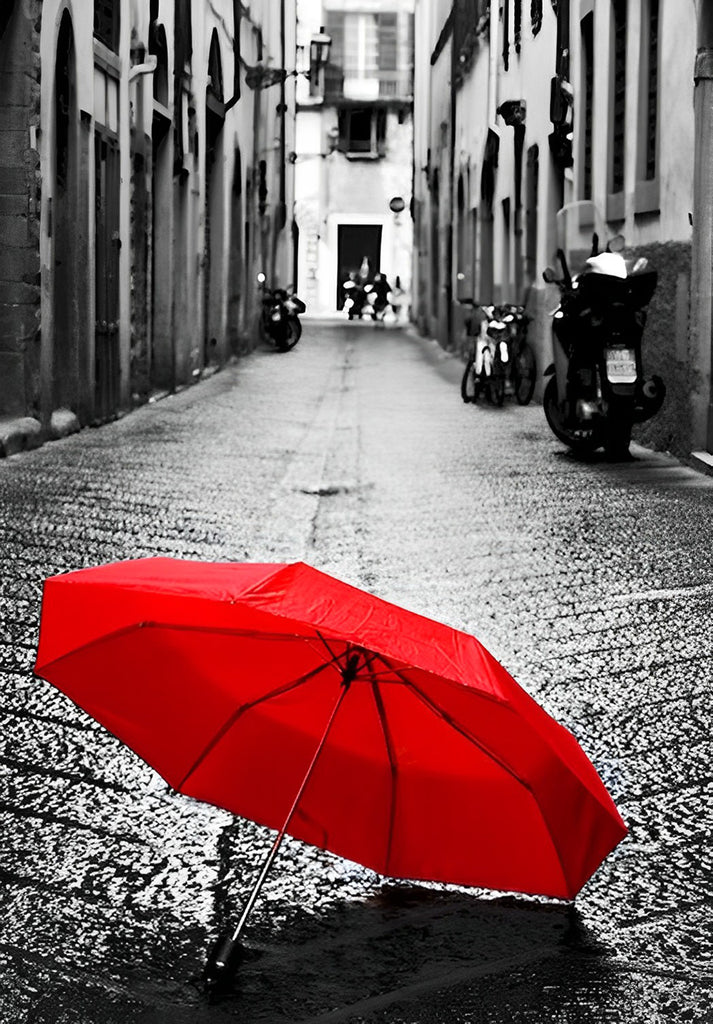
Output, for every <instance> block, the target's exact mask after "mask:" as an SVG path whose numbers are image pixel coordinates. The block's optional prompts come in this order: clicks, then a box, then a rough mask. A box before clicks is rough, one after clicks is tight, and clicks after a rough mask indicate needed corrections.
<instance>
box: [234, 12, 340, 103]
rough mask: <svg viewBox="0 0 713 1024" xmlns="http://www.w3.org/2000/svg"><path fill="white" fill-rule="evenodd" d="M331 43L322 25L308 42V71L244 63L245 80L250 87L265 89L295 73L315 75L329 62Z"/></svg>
mask: <svg viewBox="0 0 713 1024" xmlns="http://www.w3.org/2000/svg"><path fill="white" fill-rule="evenodd" d="M331 45H332V37H331V36H328V35H327V33H326V32H325V31H324V26H322V28H320V30H319V32H318V33H317V34H316V35H315V36H313V37H312V40H311V42H310V44H309V70H308V71H286V70H285V68H271V67H266V66H265V65H264V64H262V63H259V64H255V65H254V66H253V67H250V66H248V65H245V70H246V74H245V82H246V84H247V85H248V86H249V88H250V89H267V88H269V86H271V85H280V84H281V83H282V82H284V81H285V79H287V78H296V76H297V75H304V76H305V78H311V77H312V75H315V76H316V75H317V74H318V73H319V71H320V69H321V68H323V67H324V66H325V64H327V63H328V62H329V50H330V47H331Z"/></svg>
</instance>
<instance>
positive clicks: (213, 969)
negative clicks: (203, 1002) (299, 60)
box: [202, 933, 242, 1002]
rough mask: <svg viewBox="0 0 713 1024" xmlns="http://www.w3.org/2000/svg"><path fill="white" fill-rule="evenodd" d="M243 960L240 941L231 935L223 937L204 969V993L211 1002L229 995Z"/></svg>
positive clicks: (209, 956) (216, 943) (215, 946)
mask: <svg viewBox="0 0 713 1024" xmlns="http://www.w3.org/2000/svg"><path fill="white" fill-rule="evenodd" d="M241 960H242V947H241V945H240V943H239V942H238V940H237V939H234V938H233V937H232V935H231V934H230V933H228V934H223V935H221V936H220V938H218V940H217V941H216V942H215V944H214V946H213V948H212V950H211V951H210V953H209V955H208V959H207V961H206V965H205V967H204V968H203V978H202V986H203V993H204V995H206V996H207V997H208V1000H209V1002H214V1001H216V1000H218V999H220V997H221V996H224V995H227V994H228V992H229V991H230V989H231V986H232V982H233V980H234V978H235V974H236V971H237V969H238V966H239V964H240V961H241Z"/></svg>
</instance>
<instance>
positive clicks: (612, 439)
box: [604, 402, 634, 462]
mask: <svg viewBox="0 0 713 1024" xmlns="http://www.w3.org/2000/svg"><path fill="white" fill-rule="evenodd" d="M633 423H634V409H633V405H632V403H631V402H610V403H609V408H608V410H607V419H606V426H605V433H604V451H605V453H606V456H607V458H608V459H609V460H610V461H612V462H617V461H625V460H628V459H630V458H631V455H630V454H629V445H630V444H631V428H632V426H633Z"/></svg>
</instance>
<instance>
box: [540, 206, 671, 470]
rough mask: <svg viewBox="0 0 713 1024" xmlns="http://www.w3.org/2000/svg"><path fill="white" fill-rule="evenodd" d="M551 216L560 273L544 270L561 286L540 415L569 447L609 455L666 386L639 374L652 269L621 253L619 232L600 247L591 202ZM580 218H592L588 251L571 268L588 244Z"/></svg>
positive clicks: (623, 452)
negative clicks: (554, 220)
mask: <svg viewBox="0 0 713 1024" xmlns="http://www.w3.org/2000/svg"><path fill="white" fill-rule="evenodd" d="M585 205H586V207H587V209H586V210H583V206H585ZM557 219H558V242H559V248H558V250H557V258H558V260H559V263H560V265H561V277H559V276H558V275H557V274H556V273H555V271H554V270H553V269H552V268H551V267H548V268H547V269H546V270H545V271H544V274H543V277H544V279H545V281H547V282H548V283H552V284H556V285H557V286H558V287H559V289H560V293H561V300H560V304H559V306H558V307H557V309H556V310H554V313H553V324H552V327H553V347H554V357H555V361H554V363H552V364H551V365H550V366H548V367H547V369H546V370H545V376H549V377H550V380H549V381H548V383H547V386H546V388H545V393H544V397H543V405H544V410H545V416H546V417H547V422H548V424H549V426H550V428H551V429H552V431H553V433H554V434H555V435H556V436H557V437H558V438H559V439H560V441H563V442H564V443H565V444H566V445H568V446H569V447H570V448H571V449H572V450H573V451H575V452H578V453H582V454H586V453H590V452H594V451H596V450H597V449H598V448H604V450H605V452H606V454H607V455H608V456H609V457H610V458H613V459H617V458H626V457H628V453H629V444H630V441H631V431H632V427H633V425H634V424H635V423H642V422H644V421H645V420H648V419H650V418H651V417H652V416H654V415H655V414H656V413H657V412H658V411H659V409H660V408H661V406H662V404H663V400H664V397H665V394H666V388H665V385H664V383H663V381H662V380H661V378H660V377H656V376H654V377H651V378H649V379H645V378H644V371H643V366H642V356H641V347H642V336H643V332H644V327H645V324H646V307H647V306H648V304H649V302H650V301H651V298H652V296H653V294H654V291H655V289H656V283H657V275H656V272H655V271H654V270H653V269H652V268H651V267H650V265H649V262H648V260H647V259H645V258H643V257H640V258H638V259H637V258H636V257H634V258H625V257H624V256H623V255H622V250H623V248H624V244H625V243H624V239H623V237H622V236H621V235H618V236H616V237H615V238H612V239H611V240H610V241H609V243H608V244H607V245H606V247H605V248H604V250H600V239H601V238H604V237H605V236H604V234H603V233H600V231H598V230H597V225H598V224H603V221H601V218H598V217H597V213H596V210H595V209H594V207H593V206H592V204H591V203H589V202H587V203H586V204H583V203H581V202H580V203H570V204H568V205H567V206H565V207H563V208H562V210H560V212H559V213H558V215H557ZM582 223H588V224H593V225H594V226H595V230H594V233H593V235H592V237H591V252H590V255H589V257H588V258H587V259H586V261H585V264H584V266H583V268H582V269H581V270H580V272H579V273H578V274H576V275H575V276H572V273H571V270H570V267H571V265H572V263H571V260H572V254H573V253H575V252H576V251H577V250H578V249H579V250H580V251H581V250H584V251H585V252H586V248H585V246H584V245H581V244H580V238H581V229H580V224H582Z"/></svg>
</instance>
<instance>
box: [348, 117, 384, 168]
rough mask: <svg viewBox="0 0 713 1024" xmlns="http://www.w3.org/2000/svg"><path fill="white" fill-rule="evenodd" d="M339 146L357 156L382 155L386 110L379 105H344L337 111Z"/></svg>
mask: <svg viewBox="0 0 713 1024" xmlns="http://www.w3.org/2000/svg"><path fill="white" fill-rule="evenodd" d="M339 148H340V149H341V150H342V152H344V153H349V154H352V155H357V156H365V157H378V156H383V155H384V152H385V148H386V111H385V110H384V109H383V108H381V107H345V108H344V109H342V110H340V111H339Z"/></svg>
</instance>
